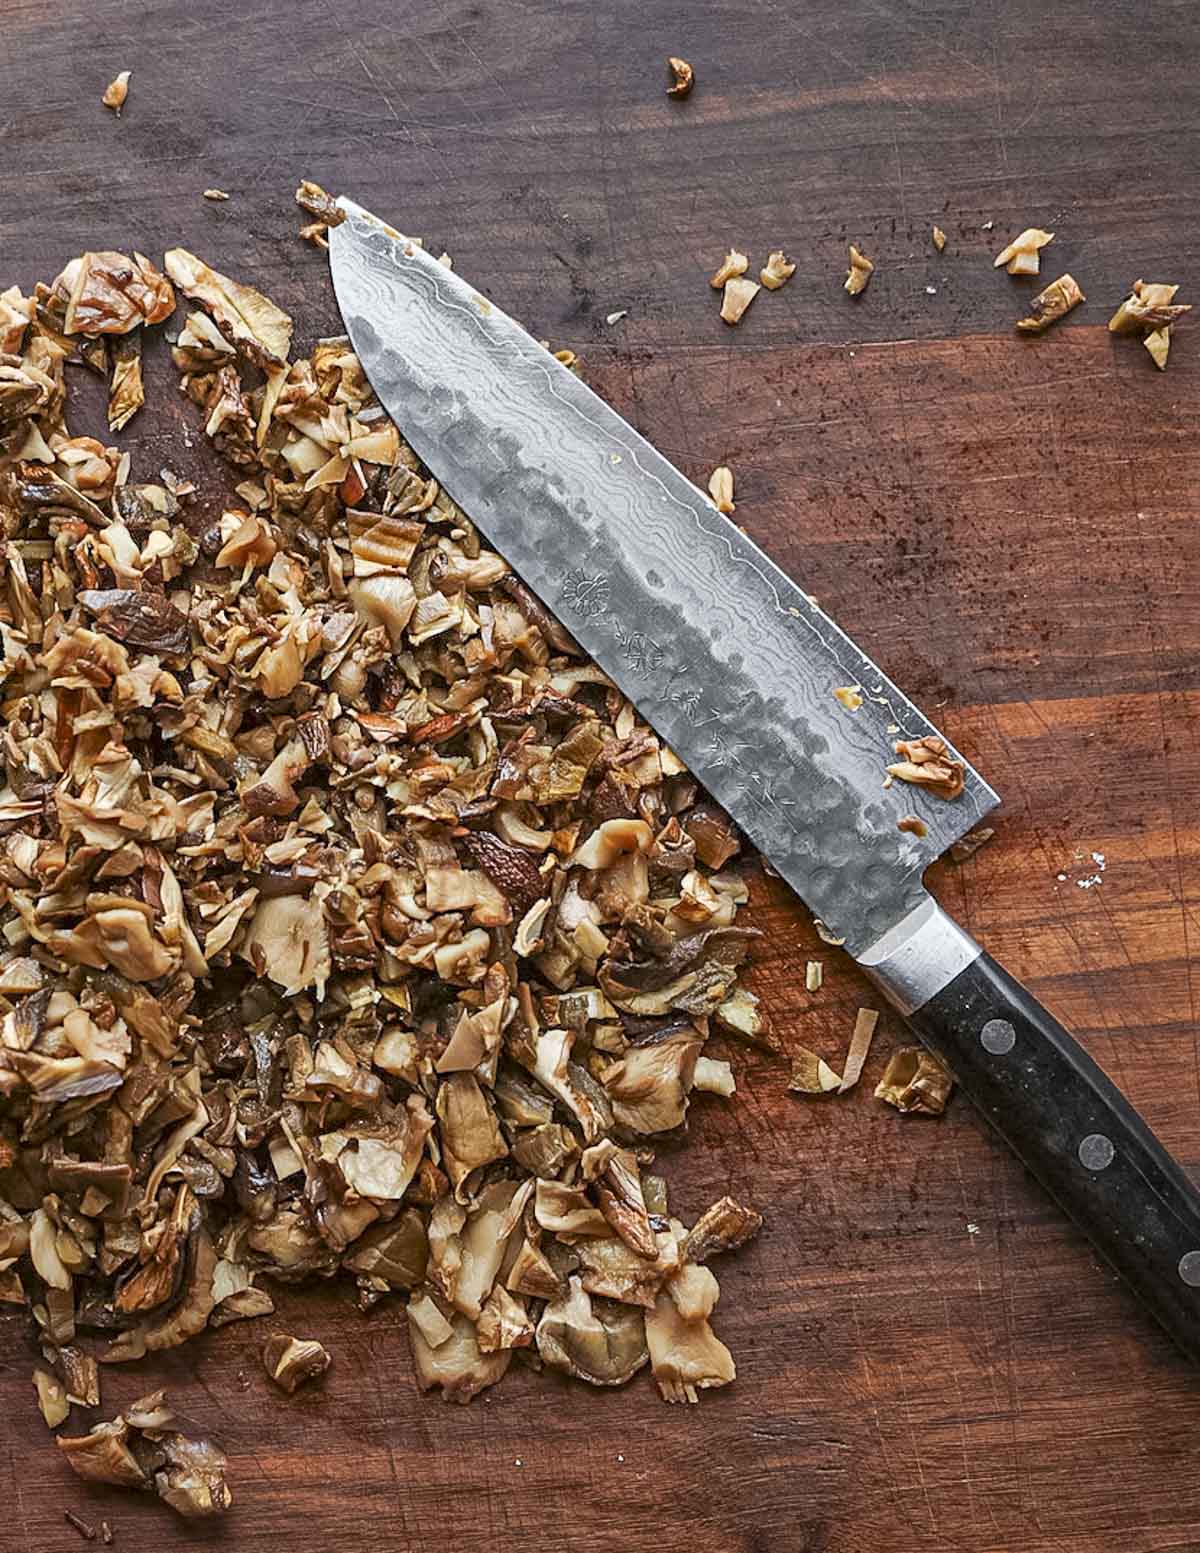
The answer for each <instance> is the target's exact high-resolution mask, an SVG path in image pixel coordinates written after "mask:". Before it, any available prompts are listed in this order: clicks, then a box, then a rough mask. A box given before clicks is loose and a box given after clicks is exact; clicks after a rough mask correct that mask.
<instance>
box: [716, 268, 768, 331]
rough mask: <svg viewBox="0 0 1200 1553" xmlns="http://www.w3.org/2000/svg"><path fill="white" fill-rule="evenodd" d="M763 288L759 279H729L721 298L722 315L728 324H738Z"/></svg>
mask: <svg viewBox="0 0 1200 1553" xmlns="http://www.w3.org/2000/svg"><path fill="white" fill-rule="evenodd" d="M761 290H762V287H761V286H760V285H759V284H758V283H757V281H753V280H739V279H737V278H735V279H733V280H727V281H726V282H725V294H724V296H723V298H722V300H721V317H722V318H723V319H724V320H725V322H726V323H727V324H736V323H737V322H738V320H739V319H740V318H741V316H742V314H743V313H744V312H745V311H746V309H747V308H748V307H749V306H750V304H751V302H753V301H754V299H755V297H756V296H757V295H758V293H759V292H760V291H761Z"/></svg>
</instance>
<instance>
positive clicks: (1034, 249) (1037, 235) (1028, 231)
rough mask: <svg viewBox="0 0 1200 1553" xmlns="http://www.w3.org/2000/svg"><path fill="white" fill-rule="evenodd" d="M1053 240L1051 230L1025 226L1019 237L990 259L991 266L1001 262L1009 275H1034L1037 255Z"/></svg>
mask: <svg viewBox="0 0 1200 1553" xmlns="http://www.w3.org/2000/svg"><path fill="white" fill-rule="evenodd" d="M1053 241H1054V233H1053V232H1043V231H1042V229H1041V228H1040V227H1036V226H1031V227H1026V228H1025V230H1024V231H1023V232H1022V233H1021V234H1020V236H1019V237H1014V238H1013V240H1012V242H1011V243H1009V244H1008V245H1007V246H1006V247H1004V248H1002V249H1001V250H1000V252H999V253H998V254H997V255H996V257H995V258H994V259H993V260H992V267H993V268H994V269H999V268H1000V266H1001V265H1002V264H1003V265H1004V266H1005V267H1006V268H1007V270H1008V273H1009V274H1010V275H1036V274H1037V272H1038V264H1039V260H1038V255H1039V253H1040V251H1041V250H1042V249H1043V248H1044V247H1045V246H1046V244H1047V243H1049V242H1053Z"/></svg>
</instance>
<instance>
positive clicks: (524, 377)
mask: <svg viewBox="0 0 1200 1553" xmlns="http://www.w3.org/2000/svg"><path fill="white" fill-rule="evenodd" d="M342 205H343V207H344V208H345V209H346V211H347V219H346V220H345V221H344V222H343V223H342V224H341V225H340V226H337V227H335V228H333V229H332V230H331V231H330V234H329V237H330V263H331V266H332V271H333V279H334V286H335V289H336V292H337V298H338V303H339V305H340V307H341V311H342V317H343V318H344V320H345V323H346V328H347V330H348V331H349V334H350V339H351V341H352V342H353V345H354V348H355V350H356V351H357V353H358V356H359V358H360V360H361V361H362V364H363V367H364V369H365V370H366V372H367V375H368V377H369V378H370V380H371V383H372V385H373V386H374V388H375V390H376V392H377V393H378V395H379V397H380V399H381V400H382V401H383V404H384V405H385V406H386V408H387V410H388V412H389V414H390V415H391V416H392V417H393V419H394V420H395V421H396V423H397V425H398V426H399V428H400V431H401V433H402V434H403V435H404V437H406V438H407V440H408V441H409V442H410V443H411V445H412V447H413V448H414V449H415V450H416V452H417V453H418V454H419V455H420V457H421V458H422V459H424V460H425V462H426V463H427V464H428V466H429V468H430V469H431V470H432V471H433V472H434V474H435V475H436V476H437V478H438V479H439V480H440V481H441V482H442V483H443V484H444V485H445V487H446V489H447V491H449V493H450V495H451V496H453V498H454V499H455V500H456V501H457V502H458V503H459V505H460V506H461V507H462V508H463V509H464V511H466V512H467V514H468V515H469V516H470V517H471V518H472V519H473V520H474V522H476V523H477V524H478V525H479V528H480V529H481V531H482V532H483V533H484V534H485V535H486V536H487V538H488V539H489V541H490V542H491V543H492V544H493V545H494V546H495V547H496V549H497V550H498V551H499V552H500V553H501V555H503V556H504V557H505V559H506V560H507V561H508V562H509V564H510V565H511V566H512V567H513V569H514V570H515V571H516V572H517V573H518V575H519V576H520V577H521V578H522V579H523V581H524V582H525V583H527V584H528V586H529V587H530V588H532V589H533V591H534V592H535V593H536V594H537V595H538V597H539V598H540V599H541V600H542V601H543V603H545V604H546V606H547V607H548V608H549V609H550V610H552V611H553V612H554V613H555V614H556V615H557V616H558V617H559V618H560V619H561V620H562V621H563V623H564V624H565V625H566V626H567V628H568V629H569V630H570V631H571V632H572V634H573V635H574V636H575V638H576V639H577V640H578V641H579V642H580V643H581V645H582V646H583V647H585V648H586V649H587V651H588V652H589V653H591V655H592V656H593V657H594V658H595V659H596V661H597V662H598V663H599V664H600V666H601V667H602V668H603V669H604V670H605V671H606V672H607V673H608V674H610V675H611V676H612V678H613V679H614V680H615V681H616V682H617V684H618V685H619V686H620V687H621V689H622V690H623V691H624V692H625V693H626V695H628V696H629V697H630V699H631V700H632V701H633V702H634V704H635V705H636V706H637V708H638V710H639V711H640V712H641V713H642V715H643V716H644V717H645V718H646V719H647V721H648V722H650V723H651V724H652V725H653V727H654V728H655V729H656V730H657V731H658V733H659V734H660V735H661V736H662V737H663V738H664V739H665V740H666V741H667V742H668V743H669V744H670V746H671V747H672V748H673V749H674V750H675V751H676V752H677V754H678V755H679V756H680V758H681V759H682V760H684V761H685V762H686V763H687V765H688V766H689V768H690V769H691V770H692V772H693V773H694V774H695V776H696V777H697V778H698V779H699V780H700V781H701V782H703V784H704V785H705V787H707V788H708V790H709V791H710V792H711V793H712V794H713V796H714V797H715V798H716V799H717V800H718V801H719V802H720V803H722V804H723V805H724V806H725V808H726V809H728V810H729V812H730V813H731V814H732V815H733V817H734V818H735V819H736V820H737V822H738V824H739V825H740V826H741V827H742V829H743V830H744V831H745V832H746V834H747V835H748V836H749V837H750V838H751V839H752V840H753V841H754V843H755V845H756V846H758V847H759V848H760V849H761V850H762V851H763V852H764V853H765V855H766V856H767V857H768V858H769V859H770V861H771V862H772V864H773V865H774V866H775V868H777V869H778V871H779V872H780V874H782V875H783V877H784V878H785V879H786V880H787V881H788V883H789V884H791V885H792V887H793V888H794V889H795V890H796V891H797V893H798V894H799V895H800V896H801V897H802V898H803V899H804V901H805V902H806V903H807V905H808V906H809V907H810V909H811V910H812V911H813V912H814V913H815V914H816V915H817V916H819V917H820V918H822V920H823V921H824V922H825V923H826V924H827V925H828V927H829V928H830V929H831V931H832V932H833V933H835V934H836V935H838V936H839V937H844V938H845V940H846V945H847V948H848V949H849V950H850V951H851V953H855V952H858V951H861V950H863V949H865V948H867V947H868V946H869V945H871V944H873V943H874V942H875V941H876V940H877V939H878V938H879V937H880V936H881V935H882V934H883V933H884V932H886V931H887V929H888V928H889V927H891V926H893V924H895V923H896V922H897V921H898V920H899V919H900V918H901V917H903V916H904V915H905V914H906V913H907V912H908V911H909V910H911V909H912V908H913V907H915V906H916V905H917V904H918V903H919V902H920V901H921V899H922V898H923V895H924V889H923V886H922V883H921V875H922V873H923V872H924V869H925V867H926V866H927V864H928V863H929V862H930V861H931V860H932V859H933V858H934V857H936V856H937V855H938V854H939V853H940V852H942V851H943V850H944V849H945V848H946V847H948V846H949V845H950V843H951V842H952V841H954V840H956V839H957V838H958V837H959V836H961V835H963V834H964V833H965V832H966V831H968V830H970V829H971V827H972V826H974V825H976V824H978V823H979V821H980V820H981V819H982V818H983V816H984V815H985V814H987V812H988V811H989V810H990V809H991V808H993V807H994V805H995V804H996V803H997V801H998V800H997V797H996V794H995V793H994V792H993V791H992V789H991V788H990V787H989V786H988V784H987V783H986V782H985V781H984V780H983V778H982V777H980V776H979V775H978V773H977V772H975V771H974V770H973V769H972V768H971V767H969V766H968V768H967V778H966V790H965V792H964V793H963V794H962V796H961V797H960V798H958V799H957V800H954V801H951V802H947V801H946V800H943V799H939V798H937V797H931V796H929V795H928V794H927V793H926V792H925V791H924V790H923V789H921V788H918V787H914V786H910V785H907V784H905V783H901V782H897V783H895V784H894V785H893V786H892V787H891V788H890V789H885V788H884V786H883V778H884V767H885V766H886V765H887V764H888V762H889V761H891V760H893V759H894V758H895V757H894V755H893V754H892V744H893V741H894V740H895V739H896V738H897V737H904V738H916V737H919V736H921V735H922V734H928V733H935V732H937V730H936V729H935V728H934V727H933V725H932V724H931V723H930V722H929V721H927V719H926V718H925V717H923V716H922V715H921V713H920V712H919V711H918V710H917V708H916V707H915V706H914V705H913V704H912V703H911V702H910V701H909V700H908V699H907V698H906V697H905V696H904V695H903V694H902V693H901V692H900V691H899V690H897V688H896V687H895V685H893V684H892V682H891V681H890V680H889V679H888V678H887V677H886V675H884V674H883V673H882V672H881V671H880V670H879V669H878V668H877V667H876V665H875V664H874V663H872V662H871V660H870V659H869V658H867V657H866V656H865V655H864V654H863V653H862V652H860V651H859V649H858V648H857V647H856V646H855V645H854V643H853V642H852V641H851V640H850V639H849V637H847V636H845V635H844V634H843V632H841V631H840V630H839V629H838V627H837V626H836V625H835V624H834V623H833V621H832V620H831V619H830V618H829V616H828V615H826V614H825V613H824V612H823V611H822V610H820V609H819V608H817V606H816V605H815V604H814V603H813V602H812V601H811V600H810V599H809V597H808V596H807V594H806V593H805V592H804V591H803V589H802V588H801V587H800V586H799V585H798V584H797V583H795V582H793V581H792V580H791V578H789V577H787V576H786V575H785V574H784V573H783V572H781V571H780V570H779V568H778V567H777V566H775V565H774V563H773V562H772V561H770V560H769V559H768V558H767V556H765V555H764V554H763V553H762V551H761V550H759V549H758V548H757V547H756V546H755V545H754V544H752V543H751V541H750V540H748V539H747V538H746V537H745V535H744V534H742V533H741V532H740V530H738V529H737V528H736V527H735V526H734V525H733V524H732V523H730V522H729V521H728V520H727V519H726V518H724V517H723V516H721V514H720V513H718V512H717V510H716V508H715V507H714V506H713V504H712V503H711V502H710V501H709V499H708V497H707V496H706V495H704V494H703V493H702V492H701V491H699V490H698V489H697V488H696V487H695V486H694V485H693V484H692V483H691V482H690V481H689V480H687V479H685V478H684V476H683V475H681V474H680V473H679V471H678V470H677V469H675V468H674V467H673V465H671V464H670V463H668V461H667V460H666V459H665V458H664V457H663V456H662V455H661V454H660V453H658V452H656V451H655V449H654V448H653V447H651V445H650V444H649V443H648V442H646V441H645V439H644V438H642V437H640V436H639V435H638V434H637V433H636V432H635V431H634V430H633V428H632V427H630V426H629V425H628V424H627V423H626V422H625V421H623V420H622V419H621V417H620V416H619V415H618V414H617V413H616V411H615V410H613V409H611V408H610V406H608V405H607V404H605V403H604V401H603V400H601V399H599V398H598V397H597V396H596V395H595V394H594V393H592V392H591V390H590V389H588V388H587V387H586V386H585V385H584V384H583V383H582V382H580V381H579V379H578V378H576V377H575V376H574V375H573V374H572V373H570V372H568V371H567V370H566V368H564V367H563V366H562V365H560V364H559V363H558V362H557V361H555V360H554V358H553V356H551V355H550V353H549V352H548V351H546V350H544V349H543V348H542V347H541V346H540V345H539V344H538V343H537V342H536V341H535V340H534V339H533V338H532V337H531V336H530V335H529V334H528V333H526V331H525V330H524V329H522V328H521V326H520V325H519V324H516V323H514V322H513V320H512V319H510V318H508V317H506V316H505V314H504V313H502V312H501V311H500V310H499V308H497V307H496V306H495V305H494V304H492V303H491V302H489V301H487V300H486V299H485V298H484V297H482V296H481V295H480V294H479V293H478V292H477V291H475V290H474V288H473V287H472V286H470V285H469V284H468V283H467V282H466V281H465V280H463V279H462V278H461V277H460V276H458V275H455V274H453V273H452V272H451V271H449V270H447V269H446V268H445V267H444V266H442V265H440V264H438V263H437V262H436V261H435V260H434V259H433V258H432V257H430V255H428V254H426V253H425V252H424V250H423V249H421V248H419V247H418V246H417V245H416V244H414V243H412V242H410V241H408V240H407V239H406V238H404V237H402V236H401V235H400V234H399V233H397V232H395V231H394V230H393V229H392V228H390V227H387V226H385V225H384V224H383V223H382V222H380V221H379V220H378V219H377V218H376V217H374V216H372V215H370V214H369V213H368V212H367V211H364V210H362V209H361V208H360V207H358V206H356V205H354V204H352V203H351V202H349V201H346V200H343V201H342ZM849 685H858V686H861V689H862V695H863V698H864V700H863V705H862V706H861V707H860V708H859V709H858V710H857V711H855V712H850V711H847V710H846V709H845V708H844V707H843V706H842V705H841V703H840V702H839V701H838V700H837V699H836V698H835V696H834V694H833V692H834V689H835V688H836V687H838V686H849ZM896 728H899V729H900V730H901V732H900V733H899V734H897V733H896V732H894V731H892V732H889V729H893V730H894V729H896ZM906 814H915V815H917V816H919V817H920V818H921V819H923V820H924V822H925V824H926V826H927V827H928V832H927V834H926V835H925V836H924V837H922V838H919V839H918V838H917V837H916V836H914V835H912V834H910V833H907V832H901V831H899V830H898V829H897V821H898V820H899V819H900V818H902V817H903V816H904V815H906Z"/></svg>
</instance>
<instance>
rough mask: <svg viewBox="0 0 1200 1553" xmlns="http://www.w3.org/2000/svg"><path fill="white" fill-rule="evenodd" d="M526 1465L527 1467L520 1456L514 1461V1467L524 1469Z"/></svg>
mask: <svg viewBox="0 0 1200 1553" xmlns="http://www.w3.org/2000/svg"><path fill="white" fill-rule="evenodd" d="M524 1465H525V1463H524V1462H523V1461H522V1460H521V1458H520V1457H519V1456H518V1457H517V1458H516V1459H515V1460H514V1461H513V1466H514V1467H523V1466H524Z"/></svg>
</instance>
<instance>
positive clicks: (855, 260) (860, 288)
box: [844, 243, 875, 297]
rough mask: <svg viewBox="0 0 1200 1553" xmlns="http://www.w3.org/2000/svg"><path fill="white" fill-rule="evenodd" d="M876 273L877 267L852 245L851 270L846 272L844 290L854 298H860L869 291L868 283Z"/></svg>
mask: <svg viewBox="0 0 1200 1553" xmlns="http://www.w3.org/2000/svg"><path fill="white" fill-rule="evenodd" d="M874 273H875V266H874V264H873V263H872V262H871V260H870V259H868V258H867V256H866V254H865V253H860V252H859V251H858V249H857V248H856V247H855V246H854V244H853V243H851V244H850V268H849V270H848V271H847V272H846V280H845V285H844V290H846V291H847V292H849V294H850V295H851V296H852V297H857V296H860V295H861V294H862V293H863V292H864V291H865V290H866V289H867V282H868V281H869V280H870V278H871V276H872V275H873V274H874Z"/></svg>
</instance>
